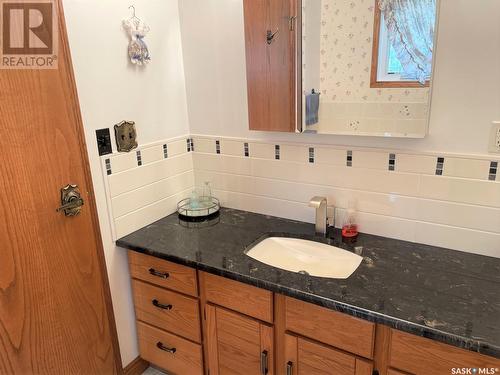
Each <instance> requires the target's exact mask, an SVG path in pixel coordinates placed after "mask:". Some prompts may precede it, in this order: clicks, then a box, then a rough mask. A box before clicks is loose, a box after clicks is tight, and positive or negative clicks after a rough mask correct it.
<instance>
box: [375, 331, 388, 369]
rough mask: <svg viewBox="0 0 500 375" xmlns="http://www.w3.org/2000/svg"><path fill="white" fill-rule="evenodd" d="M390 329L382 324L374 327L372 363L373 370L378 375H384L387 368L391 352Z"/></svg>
mask: <svg viewBox="0 0 500 375" xmlns="http://www.w3.org/2000/svg"><path fill="white" fill-rule="evenodd" d="M390 343H391V329H390V328H389V327H387V326H384V325H382V324H377V325H376V327H375V354H374V357H373V363H374V368H375V370H378V372H379V374H380V375H386V374H387V369H388V368H389V356H390V354H391V353H390V350H391V345H390Z"/></svg>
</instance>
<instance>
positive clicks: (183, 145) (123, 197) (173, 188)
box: [101, 137, 194, 240]
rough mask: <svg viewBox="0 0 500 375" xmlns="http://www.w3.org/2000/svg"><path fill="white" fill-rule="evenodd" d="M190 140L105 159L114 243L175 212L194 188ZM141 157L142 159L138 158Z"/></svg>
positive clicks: (147, 146)
mask: <svg viewBox="0 0 500 375" xmlns="http://www.w3.org/2000/svg"><path fill="white" fill-rule="evenodd" d="M190 141H191V140H190V138H189V137H182V138H175V139H170V140H165V141H163V142H158V143H154V144H150V145H146V146H142V147H139V148H137V149H135V150H133V151H131V152H129V153H115V154H113V155H105V156H102V158H101V159H102V170H103V175H104V178H105V186H106V191H107V195H108V197H107V198H108V210H109V215H110V217H112V232H113V236H114V239H115V240H116V239H117V238H120V237H123V236H125V235H127V234H129V233H132V232H134V231H135V230H137V229H140V228H142V227H144V226H146V225H149V224H151V223H153V222H155V221H156V220H159V219H161V218H162V217H164V216H166V215H169V214H171V213H172V212H175V210H176V206H177V202H179V201H180V200H181V199H183V198H185V197H186V196H189V194H190V192H191V191H192V189H193V186H194V173H193V158H192V156H191V142H190ZM138 153H139V154H140V157H139V156H138Z"/></svg>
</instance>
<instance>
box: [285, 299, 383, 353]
mask: <svg viewBox="0 0 500 375" xmlns="http://www.w3.org/2000/svg"><path fill="white" fill-rule="evenodd" d="M285 303H286V306H285V321H286V324H285V326H286V329H287V330H288V331H292V332H295V333H298V334H300V335H302V336H306V337H310V338H312V339H314V340H317V341H321V342H323V343H325V344H329V345H332V346H334V347H337V348H339V349H342V350H345V351H348V352H350V353H354V354H358V355H360V356H362V357H365V358H373V344H374V336H375V324H373V323H371V322H368V321H366V320H362V319H358V318H354V317H352V316H349V315H347V314H342V313H339V312H336V311H332V310H329V309H326V308H324V307H320V306H316V305H313V304H311V303H307V302H303V301H300V300H297V299H294V298H290V297H286V298H285Z"/></svg>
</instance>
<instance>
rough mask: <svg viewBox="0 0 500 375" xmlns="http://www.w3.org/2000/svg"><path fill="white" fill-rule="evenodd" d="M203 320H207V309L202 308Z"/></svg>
mask: <svg viewBox="0 0 500 375" xmlns="http://www.w3.org/2000/svg"><path fill="white" fill-rule="evenodd" d="M203 319H205V320H207V308H206V307H203Z"/></svg>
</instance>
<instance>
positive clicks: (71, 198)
mask: <svg viewBox="0 0 500 375" xmlns="http://www.w3.org/2000/svg"><path fill="white" fill-rule="evenodd" d="M82 206H83V199H82V197H81V194H80V190H79V189H78V185H69V184H68V185H66V186H65V187H63V188H62V189H61V207H59V208H57V209H56V211H57V212H61V211H64V215H65V216H76V215H78V214H79V213H80V211H81V209H82Z"/></svg>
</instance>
